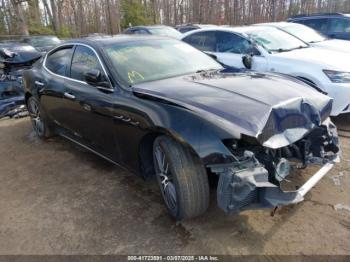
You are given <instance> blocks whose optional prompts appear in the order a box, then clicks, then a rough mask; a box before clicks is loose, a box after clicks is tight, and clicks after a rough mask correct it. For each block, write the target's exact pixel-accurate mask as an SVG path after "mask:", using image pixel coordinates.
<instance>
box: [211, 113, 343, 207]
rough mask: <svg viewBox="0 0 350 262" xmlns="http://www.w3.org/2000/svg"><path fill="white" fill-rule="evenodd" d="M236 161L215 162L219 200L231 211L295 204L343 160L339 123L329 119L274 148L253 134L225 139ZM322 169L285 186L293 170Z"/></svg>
mask: <svg viewBox="0 0 350 262" xmlns="http://www.w3.org/2000/svg"><path fill="white" fill-rule="evenodd" d="M224 142H225V145H226V146H227V147H228V148H229V149H230V151H231V153H232V155H233V157H234V161H232V162H231V163H226V164H219V165H211V166H210V169H211V171H212V172H214V173H216V174H218V175H219V182H218V188H217V201H218V205H219V206H220V208H222V209H223V210H224V211H226V212H228V213H236V212H240V211H243V210H247V209H257V208H271V207H277V206H282V205H288V204H295V203H298V202H300V201H303V200H304V196H305V194H306V193H307V192H308V191H309V190H310V189H311V188H312V187H313V186H314V185H315V184H316V183H317V182H318V181H320V179H322V178H323V177H324V175H326V174H327V173H328V171H329V170H330V169H331V168H332V167H333V166H334V164H335V163H336V162H338V161H339V154H340V149H339V145H338V136H337V131H336V127H335V126H334V124H333V123H332V122H331V121H330V120H329V119H326V120H325V121H323V123H322V124H321V125H319V126H316V127H314V128H313V129H312V130H311V131H310V132H309V133H307V134H306V135H305V136H304V137H303V138H302V139H300V140H298V141H296V142H294V143H291V144H289V145H287V146H283V147H280V148H271V147H267V146H265V145H262V144H261V143H259V141H258V140H257V139H254V138H252V137H242V138H241V139H239V140H235V139H229V140H226V141H224ZM314 165H318V166H319V167H320V169H319V170H318V171H316V173H314V174H313V175H312V176H311V178H309V179H308V180H307V181H306V182H304V184H303V185H301V186H300V187H298V188H297V189H295V190H285V189H283V187H282V184H283V183H286V184H288V183H289V182H291V181H289V178H290V177H291V176H292V174H293V173H295V172H298V171H300V170H306V171H307V172H308V173H310V171H311V169H312V168H311V166H314Z"/></svg>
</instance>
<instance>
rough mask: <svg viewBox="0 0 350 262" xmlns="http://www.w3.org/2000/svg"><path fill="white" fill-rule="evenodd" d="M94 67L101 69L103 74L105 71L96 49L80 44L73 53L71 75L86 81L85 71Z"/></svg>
mask: <svg viewBox="0 0 350 262" xmlns="http://www.w3.org/2000/svg"><path fill="white" fill-rule="evenodd" d="M92 69H96V70H99V71H100V72H101V74H102V73H103V70H102V67H101V64H100V61H99V60H98V58H97V56H96V55H95V53H94V51H92V50H91V49H90V48H88V47H86V46H80V45H78V46H77V47H76V48H75V51H74V54H73V58H72V65H71V70H70V77H71V78H73V79H76V80H80V81H85V77H84V73H85V72H86V71H89V70H92Z"/></svg>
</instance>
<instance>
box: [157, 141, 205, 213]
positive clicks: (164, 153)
mask: <svg viewBox="0 0 350 262" xmlns="http://www.w3.org/2000/svg"><path fill="white" fill-rule="evenodd" d="M153 160H154V161H153V162H154V168H155V171H156V177H157V181H158V184H159V186H160V190H161V193H162V196H163V199H164V202H165V205H166V207H167V209H168V211H169V213H170V214H171V215H172V216H173V217H174V218H175V219H177V220H183V219H188V218H193V217H196V216H198V215H201V214H202V213H204V212H205V211H206V210H207V208H208V206H209V183H208V177H207V174H206V171H205V168H204V167H203V165H202V164H201V163H200V161H199V160H198V159H197V158H196V157H195V156H193V154H192V153H191V152H189V150H188V149H186V148H184V147H183V146H182V145H181V144H179V143H178V142H176V141H175V140H173V139H172V138H170V137H167V136H160V137H158V138H156V140H155V142H154V146H153Z"/></svg>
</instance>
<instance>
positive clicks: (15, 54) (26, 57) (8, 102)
mask: <svg viewBox="0 0 350 262" xmlns="http://www.w3.org/2000/svg"><path fill="white" fill-rule="evenodd" d="M40 57H41V53H40V52H38V51H37V50H36V49H35V48H34V47H32V46H30V45H27V44H23V43H15V42H12V43H1V44H0V118H3V117H15V116H20V115H21V114H23V113H24V111H25V103H24V90H23V80H22V74H23V72H24V71H25V70H28V69H30V68H31V67H32V65H33V63H35V62H36V61H37V60H39V59H40Z"/></svg>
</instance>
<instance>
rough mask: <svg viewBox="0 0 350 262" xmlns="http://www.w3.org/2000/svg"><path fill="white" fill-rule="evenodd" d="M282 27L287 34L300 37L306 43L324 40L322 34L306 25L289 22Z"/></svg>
mask: <svg viewBox="0 0 350 262" xmlns="http://www.w3.org/2000/svg"><path fill="white" fill-rule="evenodd" d="M282 29H283V30H284V31H286V32H287V33H289V34H291V35H294V36H296V37H297V38H299V39H301V40H302V41H304V42H306V43H317V42H322V41H325V40H326V38H325V37H324V36H323V35H321V34H320V33H318V32H316V31H315V30H313V29H312V28H310V27H307V26H303V25H297V24H291V25H288V26H285V27H282Z"/></svg>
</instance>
